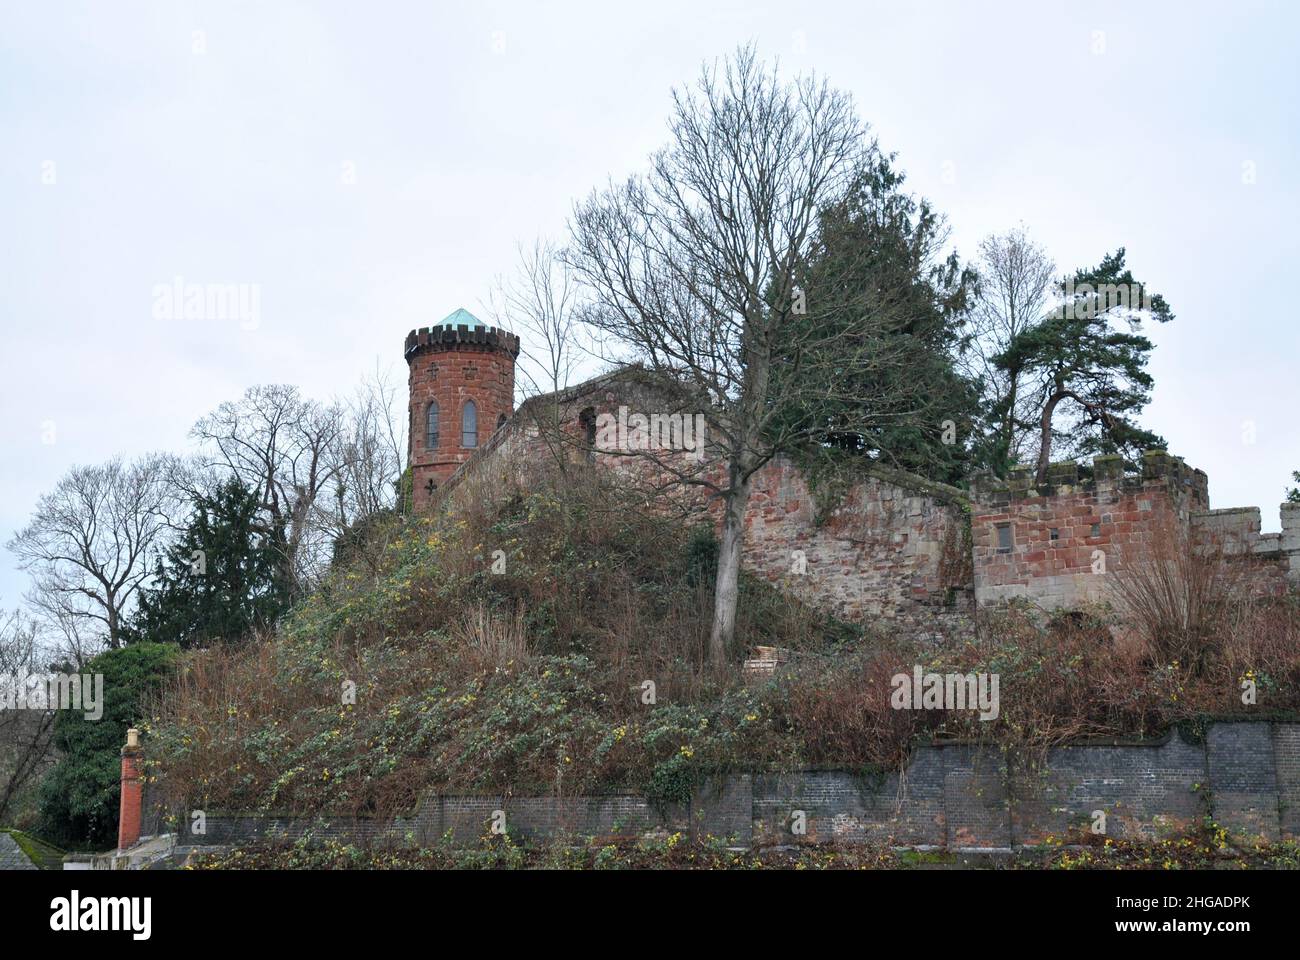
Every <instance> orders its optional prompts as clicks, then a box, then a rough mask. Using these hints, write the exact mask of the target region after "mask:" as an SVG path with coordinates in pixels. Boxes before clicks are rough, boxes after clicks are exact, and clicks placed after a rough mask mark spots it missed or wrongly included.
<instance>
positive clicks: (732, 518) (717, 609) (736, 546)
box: [709, 466, 749, 667]
mask: <svg viewBox="0 0 1300 960" xmlns="http://www.w3.org/2000/svg"><path fill="white" fill-rule="evenodd" d="M741 474H742V471H741V470H740V469H738V468H737V467H735V466H733V467H732V468H731V481H732V482H731V486H730V489H729V490H728V492H727V494H726V498H725V500H724V501H723V513H722V536H721V538H720V540H719V543H718V575H717V578H716V580H715V581H714V590H713V631H712V633H711V634H710V636H709V658H710V659H711V660H712V661H713V663H714V665H715V666H719V667H720V666H722V665H723V664H725V663H726V662H727V648H728V647H730V646H731V643H732V641H733V640H734V639H735V636H736V605H737V602H738V601H739V599H740V552H741V547H742V546H743V544H744V540H745V507H746V505H747V504H748V502H749V479H748V478H746V479H745V480H743V481H742V480H740V477H741Z"/></svg>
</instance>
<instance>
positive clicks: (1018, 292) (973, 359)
mask: <svg viewBox="0 0 1300 960" xmlns="http://www.w3.org/2000/svg"><path fill="white" fill-rule="evenodd" d="M1055 273H1056V264H1054V263H1053V262H1052V260H1051V258H1050V257H1048V256H1047V253H1046V251H1044V250H1043V248H1042V247H1040V246H1039V245H1038V244H1036V243H1034V242H1033V240H1031V239H1030V238H1029V235H1028V234H1027V233H1026V232H1025V230H1024V228H1023V227H1019V228H1016V229H1014V230H1009V231H1007V232H1006V233H1004V234H993V235H990V236H988V237H985V238H984V240H983V241H981V242H980V246H979V274H980V290H979V296H978V298H977V300H976V304H975V310H974V312H973V323H974V327H975V334H974V337H973V340H972V349H971V350H970V351H969V352H968V354H967V357H966V359H967V361H968V372H969V373H970V374H971V375H972V376H976V377H979V379H980V380H981V382H982V383H983V385H984V397H985V402H986V405H987V409H989V410H990V411H992V412H993V415H994V417H995V418H996V423H995V425H994V427H995V430H996V436H995V440H994V449H993V451H992V454H993V460H994V461H995V463H996V464H997V465H998V467H999V469H1005V468H1006V467H1007V466H1010V465H1012V464H1015V463H1018V462H1020V461H1021V459H1022V458H1023V457H1026V456H1028V455H1029V451H1028V450H1027V449H1026V447H1027V443H1028V442H1029V441H1030V440H1031V439H1032V436H1033V430H1032V428H1031V427H1029V426H1026V425H1025V424H1026V422H1027V421H1030V420H1032V419H1033V411H1032V409H1031V406H1032V405H1031V404H1030V403H1029V398H1028V397H1027V396H1026V393H1027V391H1026V389H1025V384H1024V382H1023V380H1024V373H1023V371H1020V370H1006V369H1002V368H1000V367H998V366H997V364H996V363H994V358H995V357H997V356H999V355H1000V354H1002V353H1003V352H1004V351H1005V350H1006V349H1007V347H1009V346H1010V345H1011V342H1012V341H1013V340H1014V339H1015V338H1016V337H1017V336H1019V335H1020V334H1022V333H1024V332H1025V331H1026V330H1028V329H1029V328H1030V327H1031V326H1033V325H1034V324H1036V323H1038V322H1039V321H1040V320H1042V319H1043V316H1044V315H1045V314H1046V312H1047V308H1048V306H1049V303H1050V299H1051V293H1052V282H1053V279H1054V276H1055Z"/></svg>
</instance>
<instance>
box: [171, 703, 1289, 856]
mask: <svg viewBox="0 0 1300 960" xmlns="http://www.w3.org/2000/svg"><path fill="white" fill-rule="evenodd" d="M498 810H500V811H503V812H504V814H505V825H506V829H507V831H508V832H509V833H510V835H511V836H512V837H515V838H516V839H519V840H524V841H540V840H547V839H553V838H562V837H571V838H584V839H585V838H602V839H615V838H622V839H635V838H637V837H644V836H647V835H654V834H659V835H662V834H664V833H675V832H683V833H685V832H688V831H689V833H690V835H691V836H692V837H694V838H696V839H703V838H706V837H711V838H714V839H717V840H724V841H726V842H727V843H728V844H730V845H732V846H740V847H749V846H752V845H758V846H765V845H770V844H775V843H792V842H840V843H862V842H873V843H891V844H895V845H898V846H937V847H950V848H969V847H1007V846H1022V845H1030V844H1037V843H1042V842H1044V841H1045V840H1046V839H1047V838H1048V837H1049V836H1054V837H1062V836H1065V835H1067V834H1069V833H1071V832H1077V831H1080V830H1087V829H1089V828H1090V826H1091V825H1092V823H1093V822H1094V817H1095V815H1096V812H1097V811H1101V812H1102V813H1103V814H1104V816H1105V832H1106V834H1107V835H1108V836H1114V837H1129V838H1148V839H1155V838H1159V837H1161V836H1164V835H1167V834H1170V833H1176V832H1178V831H1181V830H1183V829H1185V828H1187V827H1190V826H1192V825H1194V824H1195V822H1196V821H1197V819H1198V818H1200V817H1201V816H1203V815H1204V814H1206V813H1209V814H1211V815H1212V816H1213V817H1214V818H1215V819H1216V820H1217V821H1218V822H1219V823H1220V824H1222V825H1223V826H1225V827H1227V828H1228V829H1229V830H1230V831H1232V832H1233V833H1235V834H1239V835H1244V836H1248V837H1261V836H1262V837H1265V838H1268V839H1271V840H1276V839H1279V838H1288V839H1294V838H1298V837H1300V724H1295V723H1220V724H1215V725H1213V726H1212V727H1210V729H1209V732H1208V734H1207V736H1206V740H1205V743H1203V744H1193V743H1188V742H1187V741H1185V740H1184V739H1183V738H1182V737H1181V736H1180V735H1179V734H1178V733H1171V734H1170V735H1168V736H1167V737H1165V738H1164V739H1163V740H1160V741H1153V742H1146V743H1136V744H1134V743H1129V744H1123V743H1114V744H1095V745H1076V746H1067V747H1060V748H1057V749H1054V750H1051V751H1049V752H1047V753H1046V754H1045V755H1043V756H1027V755H1017V756H1013V757H1011V758H1010V759H1008V758H1007V757H1006V756H1005V755H1004V754H1003V752H1002V751H1000V750H998V749H994V748H986V747H976V746H973V745H965V744H945V745H928V746H920V747H918V748H917V749H916V750H915V751H914V752H913V755H912V757H911V760H910V761H909V763H908V765H907V767H906V768H905V769H903V770H901V771H898V772H893V773H888V774H860V773H854V772H850V771H843V770H809V771H801V772H794V773H784V774H754V775H749V774H738V775H732V776H728V777H721V778H716V779H714V780H711V781H709V782H707V783H704V784H702V785H700V786H699V787H698V788H697V789H696V790H695V791H694V793H693V795H692V797H691V800H690V803H689V804H686V805H684V806H683V807H681V808H673V809H668V810H663V811H660V810H657V809H656V808H654V807H653V806H652V805H651V804H650V803H649V802H648V801H646V800H645V799H644V798H642V797H639V796H629V795H612V796H589V797H565V798H555V797H487V796H479V797H467V796H441V797H431V798H429V799H428V800H426V801H425V802H424V803H423V804H421V806H420V808H419V810H417V811H416V812H415V813H414V814H413V815H412V816H410V817H406V818H399V819H397V820H395V821H379V820H367V819H364V818H333V819H326V820H315V821H309V820H294V819H287V818H276V817H249V816H228V815H214V814H211V813H209V816H208V832H207V834H206V835H205V836H202V837H194V838H191V840H192V842H196V843H207V844H229V843H238V842H242V841H248V840H252V839H255V838H259V837H270V836H287V837H290V838H296V837H299V836H302V835H303V834H304V833H305V832H308V831H310V832H311V833H312V835H314V836H317V837H321V838H337V839H340V840H344V841H348V842H356V843H374V844H386V843H391V844H397V845H409V844H416V845H422V846H427V845H431V844H433V843H436V842H438V841H439V840H440V839H442V838H443V837H446V836H450V838H451V839H452V841H453V842H455V843H457V844H474V843H476V842H477V841H478V839H479V838H481V837H483V836H484V835H486V834H488V833H489V831H490V826H491V822H492V818H493V814H494V812H495V811H498ZM796 820H797V821H799V822H801V823H803V824H804V827H805V830H804V833H803V834H796V833H795V832H794V830H793V827H794V824H795V822H796ZM182 822H186V821H182ZM187 842H189V841H187Z"/></svg>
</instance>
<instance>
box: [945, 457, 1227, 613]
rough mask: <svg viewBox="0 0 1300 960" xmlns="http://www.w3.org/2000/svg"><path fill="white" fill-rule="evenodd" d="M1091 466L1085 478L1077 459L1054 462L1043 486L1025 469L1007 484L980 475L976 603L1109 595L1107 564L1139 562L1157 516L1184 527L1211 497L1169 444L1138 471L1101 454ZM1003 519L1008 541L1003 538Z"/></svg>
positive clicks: (974, 526) (975, 515) (1044, 602)
mask: <svg viewBox="0 0 1300 960" xmlns="http://www.w3.org/2000/svg"><path fill="white" fill-rule="evenodd" d="M1094 470H1095V473H1094V476H1093V477H1092V478H1090V479H1087V480H1085V481H1083V482H1080V480H1079V476H1078V467H1077V466H1076V465H1075V464H1072V463H1071V464H1054V465H1053V468H1052V472H1051V473H1050V474H1049V477H1048V483H1047V484H1045V485H1043V486H1042V487H1032V486H1030V482H1029V477H1028V475H1027V473H1025V472H1024V471H1017V472H1015V473H1013V475H1012V477H1011V479H1010V481H1009V482H1008V483H1006V484H997V483H984V484H976V486H975V489H974V490H973V497H972V515H971V540H972V562H973V564H974V570H975V596H976V600H977V601H978V602H979V603H980V604H987V603H996V602H998V601H1002V600H1008V599H1011V598H1014V597H1027V598H1028V599H1030V600H1033V601H1034V602H1035V603H1038V604H1039V605H1041V606H1043V607H1046V608H1048V609H1056V608H1060V607H1074V606H1079V605H1081V604H1086V603H1091V602H1098V601H1103V600H1105V599H1107V597H1108V596H1109V584H1108V581H1107V579H1106V574H1107V573H1109V572H1113V571H1115V570H1117V569H1122V568H1123V567H1124V566H1125V565H1126V564H1129V563H1134V562H1138V561H1139V559H1140V558H1141V557H1142V556H1143V555H1144V554H1145V552H1146V550H1147V545H1148V544H1149V543H1150V542H1151V538H1152V537H1153V536H1154V535H1155V531H1156V530H1157V529H1158V528H1159V527H1160V526H1161V525H1181V526H1182V528H1183V529H1186V528H1187V525H1188V523H1189V517H1190V514H1191V512H1192V511H1193V510H1196V509H1204V507H1205V505H1206V503H1207V494H1206V492H1205V489H1206V488H1205V474H1203V473H1201V472H1200V471H1199V470H1191V469H1190V468H1188V467H1187V466H1186V465H1185V464H1183V463H1182V461H1180V460H1178V459H1177V458H1175V457H1169V456H1168V455H1167V454H1164V453H1159V454H1152V455H1151V456H1150V457H1149V458H1148V461H1147V463H1146V464H1145V470H1144V473H1143V476H1141V477H1125V476H1124V475H1123V472H1122V464H1121V463H1120V462H1119V461H1118V459H1117V458H1098V460H1097V463H1096V466H1095V468H1094ZM1004 525H1005V526H1008V527H1009V528H1010V531H1011V545H1010V547H1009V548H1007V549H1004V548H1002V547H1000V546H999V544H1000V540H999V535H998V528H999V527H1001V526H1004ZM1094 529H1095V530H1096V533H1094V532H1093V531H1094ZM1053 530H1055V531H1056V539H1053V538H1052V531H1053Z"/></svg>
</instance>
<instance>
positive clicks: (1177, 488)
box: [970, 450, 1210, 510]
mask: <svg viewBox="0 0 1300 960" xmlns="http://www.w3.org/2000/svg"><path fill="white" fill-rule="evenodd" d="M1034 473H1035V469H1034V467H1032V466H1030V465H1029V464H1020V465H1018V466H1015V467H1012V468H1011V470H1010V471H1009V472H1008V475H1007V476H1006V478H1005V479H1004V478H1000V477H996V476H994V475H993V474H991V473H988V472H980V473H978V474H976V475H975V476H973V477H972V478H971V482H970V490H971V497H972V499H974V500H976V501H978V502H981V503H990V504H998V503H1002V504H1004V505H1005V504H1010V503H1012V502H1015V501H1023V500H1031V499H1037V498H1041V497H1059V496H1070V495H1074V494H1080V493H1082V494H1089V493H1093V494H1095V493H1097V492H1099V491H1102V492H1105V491H1115V490H1123V489H1128V490H1132V491H1137V490H1141V489H1143V488H1146V487H1152V486H1163V487H1165V488H1167V489H1168V490H1169V491H1170V492H1171V493H1173V494H1175V495H1176V496H1178V497H1179V498H1180V499H1184V498H1185V501H1186V505H1187V507H1188V509H1191V510H1207V509H1209V503H1210V494H1209V478H1208V477H1207V476H1206V474H1205V471H1204V470H1198V469H1196V468H1195V467H1191V466H1188V465H1187V463H1186V462H1185V461H1184V460H1183V458H1182V457H1176V456H1173V455H1172V454H1170V453H1169V452H1168V451H1167V450H1148V451H1147V452H1146V453H1144V454H1143V455H1142V466H1141V470H1140V471H1129V470H1127V469H1126V465H1125V463H1124V458H1123V457H1119V456H1098V457H1095V458H1093V461H1092V463H1091V464H1087V463H1080V462H1079V461H1077V460H1063V461H1060V462H1057V463H1052V464H1049V465H1048V468H1047V478H1046V482H1044V483H1042V484H1036V483H1035V482H1034Z"/></svg>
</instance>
